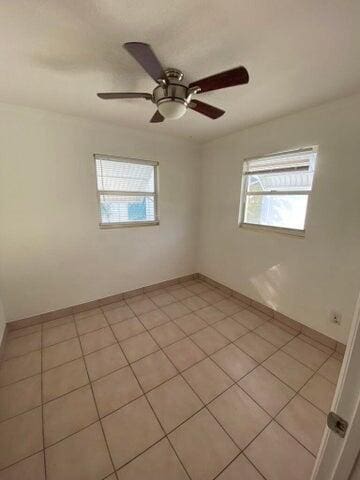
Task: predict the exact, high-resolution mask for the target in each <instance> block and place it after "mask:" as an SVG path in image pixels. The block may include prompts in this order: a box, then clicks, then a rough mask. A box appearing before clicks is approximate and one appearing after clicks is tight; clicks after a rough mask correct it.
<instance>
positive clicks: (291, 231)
mask: <svg viewBox="0 0 360 480" xmlns="http://www.w3.org/2000/svg"><path fill="white" fill-rule="evenodd" d="M307 152H310V153H313V154H315V155H317V153H318V148H317V146H311V147H306V148H299V149H297V150H289V151H284V152H278V153H271V154H267V155H258V156H256V157H248V158H246V159H244V163H243V171H242V177H241V193H240V208H239V218H238V225H239V227H241V228H249V229H255V230H260V231H261V230H263V231H273V232H278V233H285V234H288V235H295V236H298V237H304V236H305V231H306V225H307V219H308V212H309V207H310V200H311V193H312V188H313V187H312V188H311V189H310V190H301V191H299V190H287V191H280V192H279V191H273V192H272V191H269V192H248V178H249V175H250V174H251V172H248V165H249V162H251V161H252V160H260V159H263V158H264V159H265V158H271V157H286V156H289V155H294V154H301V153H307ZM316 158H317V157H316ZM302 169H304V168H303V167H290V168H286V169H276V171H277V172H282V171H296V170H302ZM264 171H265V170H264ZM314 173H315V172H314ZM314 176H315V175H314ZM313 183H314V179H313ZM248 195H308V203H307V207H306V212H305V222H304V228H303V229H297V228H290V227H276V226H273V225H259V224H257V223H247V222H245V207H246V197H247V196H248Z"/></svg>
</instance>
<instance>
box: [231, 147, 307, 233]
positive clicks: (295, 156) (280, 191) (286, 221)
mask: <svg viewBox="0 0 360 480" xmlns="http://www.w3.org/2000/svg"><path fill="white" fill-rule="evenodd" d="M315 160H316V149H315V148H313V147H311V148H305V149H302V150H296V151H292V152H284V153H278V154H273V155H267V156H264V157H259V158H252V159H248V160H245V162H244V169H243V179H242V194H241V204H240V225H241V226H246V225H253V226H254V225H256V226H261V227H271V228H272V229H286V230H288V232H289V233H304V231H305V220H306V212H307V207H308V200H309V196H310V194H311V188H312V182H313V177H314V168H315Z"/></svg>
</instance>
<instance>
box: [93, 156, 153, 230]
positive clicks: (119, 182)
mask: <svg viewBox="0 0 360 480" xmlns="http://www.w3.org/2000/svg"><path fill="white" fill-rule="evenodd" d="M95 163H96V177H97V190H98V198H99V207H100V226H101V227H110V226H133V225H156V224H158V223H159V219H158V206H157V200H158V193H157V166H158V164H157V163H156V162H149V161H145V160H133V159H128V158H119V157H112V156H108V155H95Z"/></svg>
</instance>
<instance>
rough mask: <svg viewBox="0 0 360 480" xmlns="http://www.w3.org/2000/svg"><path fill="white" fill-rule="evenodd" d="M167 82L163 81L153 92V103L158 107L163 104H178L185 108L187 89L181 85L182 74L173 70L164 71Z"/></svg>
mask: <svg viewBox="0 0 360 480" xmlns="http://www.w3.org/2000/svg"><path fill="white" fill-rule="evenodd" d="M165 74H166V78H167V82H165V81H163V82H161V83H160V85H159V86H158V87H156V88H155V89H154V91H153V98H154V103H156V104H157V105H160V104H161V103H163V102H169V101H173V102H179V103H182V104H183V105H184V106H185V107H186V106H187V105H188V102H187V96H188V88H187V86H186V85H183V83H182V79H183V78H184V74H183V73H182V72H181V71H180V70H177V69H175V68H168V69H167V70H165Z"/></svg>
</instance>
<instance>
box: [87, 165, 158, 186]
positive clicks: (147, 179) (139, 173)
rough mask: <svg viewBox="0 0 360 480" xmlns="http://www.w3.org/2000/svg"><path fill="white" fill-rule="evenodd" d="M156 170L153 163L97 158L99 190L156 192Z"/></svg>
mask: <svg viewBox="0 0 360 480" xmlns="http://www.w3.org/2000/svg"><path fill="white" fill-rule="evenodd" d="M154 171H155V167H154V166H153V165H143V164H140V163H127V162H117V161H115V160H105V159H97V160H96V172H97V184H98V189H99V190H107V191H111V190H115V191H116V190H117V191H125V192H149V193H150V192H151V193H154V191H155V182H154Z"/></svg>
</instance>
